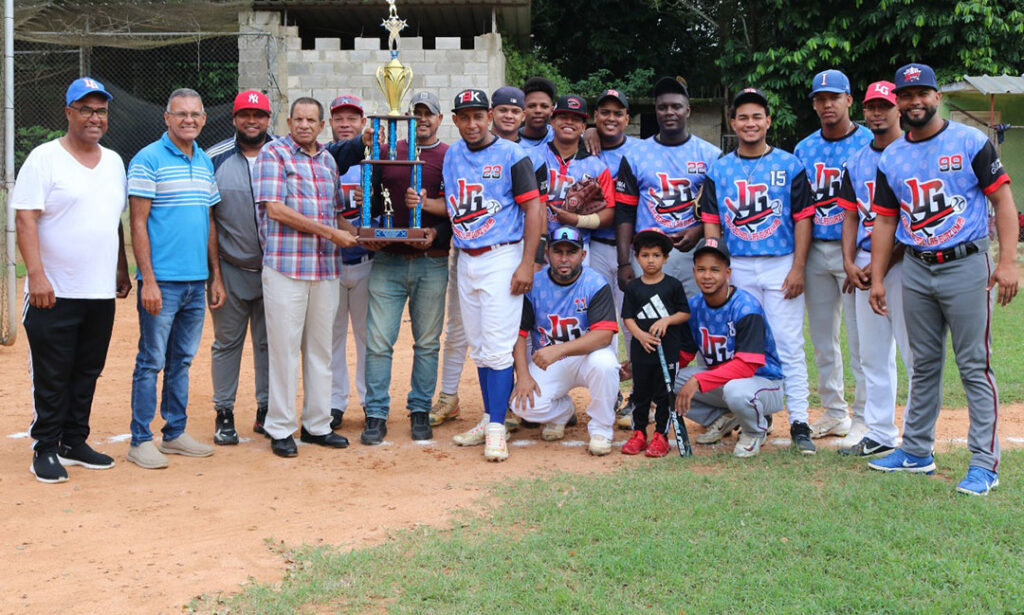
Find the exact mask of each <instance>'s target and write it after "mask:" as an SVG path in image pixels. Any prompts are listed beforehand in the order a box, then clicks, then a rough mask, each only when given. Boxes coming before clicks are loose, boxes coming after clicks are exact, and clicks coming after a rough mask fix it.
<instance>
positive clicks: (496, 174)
mask: <svg viewBox="0 0 1024 615" xmlns="http://www.w3.org/2000/svg"><path fill="white" fill-rule="evenodd" d="M442 176H443V184H442V186H441V193H442V195H443V196H444V199H445V206H446V208H447V209H448V217H449V218H451V221H452V232H453V234H454V237H453V241H454V244H455V247H457V248H461V249H473V248H486V247H488V246H495V245H498V244H502V243H512V242H516V241H520V240H521V239H522V238H523V220H524V214H523V209H522V208H521V207H519V205H520V204H521V203H525V202H526V201H529V200H530V199H535V198H539V197H540V193H541V191H540V189H539V188H538V173H537V172H535V171H534V168H533V163H532V162H531V161H530V158H529V156H527V155H526V152H525V151H524V150H523V148H521V147H520V146H519V145H517V144H516V143H513V142H511V141H509V140H507V139H501V138H498V137H495V138H494V140H493V141H492V142H491V143H489V144H488V145H485V146H484V147H482V148H481V149H478V150H471V149H469V147H467V146H466V142H465V141H463V140H462V139H460V140H458V141H457V142H456V143H455V144H454V145H452V146H451V147H449V148H448V151H447V152H446V153H445V155H444V167H443V169H442Z"/></svg>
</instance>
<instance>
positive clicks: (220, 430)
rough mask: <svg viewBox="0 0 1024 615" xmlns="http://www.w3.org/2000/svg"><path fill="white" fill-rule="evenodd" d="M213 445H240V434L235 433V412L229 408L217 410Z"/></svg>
mask: <svg viewBox="0 0 1024 615" xmlns="http://www.w3.org/2000/svg"><path fill="white" fill-rule="evenodd" d="M213 443H214V444H219V445H231V444H238V432H237V431H235V413H234V412H233V411H231V410H229V409H227V408H219V409H217V419H216V422H215V423H214V429H213Z"/></svg>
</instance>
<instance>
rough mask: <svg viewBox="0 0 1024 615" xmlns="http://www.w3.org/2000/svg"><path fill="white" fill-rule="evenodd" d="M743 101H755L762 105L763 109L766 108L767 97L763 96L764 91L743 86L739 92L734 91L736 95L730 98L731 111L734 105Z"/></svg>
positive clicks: (734, 108) (734, 107)
mask: <svg viewBox="0 0 1024 615" xmlns="http://www.w3.org/2000/svg"><path fill="white" fill-rule="evenodd" d="M744 103H757V104H759V105H761V106H762V107H764V110H765V111H767V110H768V97H767V96H765V94H764V92H762V91H761V90H759V89H757V88H743V89H742V90H740V91H739V92H736V96H734V97H733V99H732V108H733V111H735V110H736V107H739V106H740V105H742V104H744Z"/></svg>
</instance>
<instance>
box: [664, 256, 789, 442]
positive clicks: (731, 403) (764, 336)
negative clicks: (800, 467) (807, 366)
mask: <svg viewBox="0 0 1024 615" xmlns="http://www.w3.org/2000/svg"><path fill="white" fill-rule="evenodd" d="M729 262H730V261H729V250H728V248H726V247H725V242H724V241H723V240H721V239H719V238H717V237H709V238H706V239H702V240H700V243H698V244H697V247H696V248H694V251H693V275H694V278H695V279H696V282H697V288H699V289H700V292H701V294H700V295H697V296H696V297H693V298H692V299H690V321H689V324H690V331H691V332H692V334H693V341H692V342H690V341H688V340H684V348H683V351H682V352H681V353H680V357H679V366H680V368H681V369H680V371H679V375H678V376H677V378H676V382H677V383H679V382H683V383H684V384H683V385H682V387H681V388H680V389H679V392H678V393H677V395H676V411H677V412H679V413H680V414H685V415H686V416H687V417H688V418H689V419H690V420H691V421H695V422H697V423H700V424H701V425H704V426H705V427H706V426H708V425H710V424H712V423H713V422H715V421H716V420H717V419H718V418H719V417H721V416H731V417H734V419H733V420H735V421H737V422H738V423H739V425H740V428H741V433H740V437H739V439H738V440H737V441H736V447H735V448H734V449H733V454H734V455H736V456H737V457H753V456H754V455H756V454H757V453H758V451H760V450H761V445H762V444H763V443H764V439H765V436H766V435H767V431H768V426H769V425H770V423H769V417H770V415H771V414H772V413H773V412H778V411H779V410H782V400H783V393H782V366H781V363H780V362H779V355H778V353H777V352H776V350H775V340H774V338H773V337H772V331H771V328H769V326H768V322H767V321H766V320H765V317H764V310H763V309H762V308H761V304H760V303H758V302H757V299H755V298H754V296H753V295H751V294H750V293H748V292H746V291H744V290H740V289H738V288H736V287H735V286H731V285H730V284H729V276H730V274H731V273H732V269H731V268H730V267H729ZM692 343H696V344H697V346H698V347H697V348H693V347H692V346H691V348H686V345H689V344H692ZM697 352H700V354H701V356H702V357H703V358H704V362H705V363H706V364H707V368H706V369H705V368H703V367H685V368H684V366H685V365H687V364H688V363H689V362H690V361H692V360H693V358H694V356H695V355H696V353H697ZM697 441H698V442H700V440H697Z"/></svg>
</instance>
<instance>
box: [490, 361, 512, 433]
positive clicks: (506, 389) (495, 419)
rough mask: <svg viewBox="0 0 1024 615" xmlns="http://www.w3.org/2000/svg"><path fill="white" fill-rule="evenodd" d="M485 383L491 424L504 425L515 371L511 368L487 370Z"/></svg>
mask: <svg viewBox="0 0 1024 615" xmlns="http://www.w3.org/2000/svg"><path fill="white" fill-rule="evenodd" d="M487 371H488V374H487V376H488V383H487V392H486V393H485V395H487V404H486V407H487V414H488V415H489V416H490V417H491V422H492V423H504V422H505V411H506V410H507V409H508V400H509V398H510V397H512V388H513V387H514V386H515V370H514V368H513V367H512V366H509V367H506V368H505V369H488V370H487Z"/></svg>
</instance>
